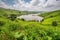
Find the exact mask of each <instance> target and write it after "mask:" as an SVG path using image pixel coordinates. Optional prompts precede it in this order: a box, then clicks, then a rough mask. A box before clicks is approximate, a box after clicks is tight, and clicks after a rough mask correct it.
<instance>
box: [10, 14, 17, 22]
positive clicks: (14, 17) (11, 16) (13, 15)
mask: <svg viewBox="0 0 60 40" xmlns="http://www.w3.org/2000/svg"><path fill="white" fill-rule="evenodd" d="M16 18H17V15H15V14H10V16H9V19H11V20H12V21H14V20H15V19H16Z"/></svg>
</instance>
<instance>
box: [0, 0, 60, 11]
mask: <svg viewBox="0 0 60 40" xmlns="http://www.w3.org/2000/svg"><path fill="white" fill-rule="evenodd" d="M14 2H15V4H14V5H10V6H8V5H7V4H6V3H4V2H2V1H0V7H4V8H11V9H16V10H23V11H24V10H25V11H51V10H60V1H59V0H31V1H30V2H28V1H27V2H26V1H24V0H23V1H22V0H17V1H16V0H15V1H14Z"/></svg>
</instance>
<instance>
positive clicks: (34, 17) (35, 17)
mask: <svg viewBox="0 0 60 40" xmlns="http://www.w3.org/2000/svg"><path fill="white" fill-rule="evenodd" d="M39 14H40V13H37V14H27V15H21V16H19V17H17V18H20V19H25V20H26V21H29V20H36V21H39V22H40V21H41V20H42V19H43V17H40V16H38V15H39Z"/></svg>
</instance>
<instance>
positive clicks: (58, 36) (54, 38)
mask: <svg viewBox="0 0 60 40" xmlns="http://www.w3.org/2000/svg"><path fill="white" fill-rule="evenodd" d="M20 12H21V11H17V10H11V9H3V8H0V40H60V15H59V14H60V10H57V11H53V12H47V13H43V14H40V15H39V16H43V17H44V20H43V21H42V22H41V23H40V22H27V21H22V20H20V19H17V18H16V16H15V15H17V16H19V15H22V13H23V14H25V12H22V13H20ZM11 14H13V15H11ZM53 21H55V22H53ZM52 22H53V24H52Z"/></svg>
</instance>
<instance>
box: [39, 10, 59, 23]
mask: <svg viewBox="0 0 60 40" xmlns="http://www.w3.org/2000/svg"><path fill="white" fill-rule="evenodd" d="M39 16H43V17H44V21H43V24H51V23H52V22H53V21H56V22H57V23H58V24H60V10H57V11H53V12H47V13H43V14H41V15H39Z"/></svg>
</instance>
